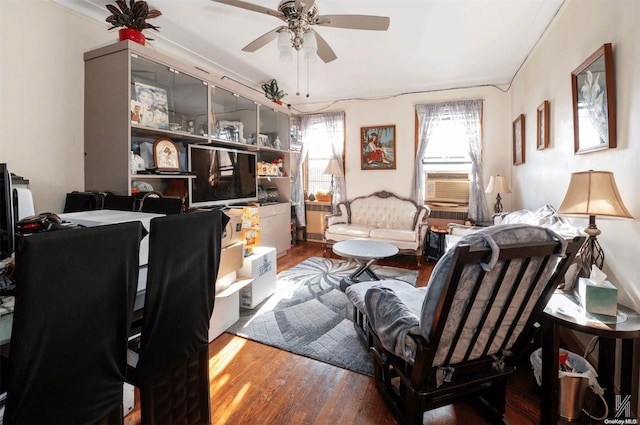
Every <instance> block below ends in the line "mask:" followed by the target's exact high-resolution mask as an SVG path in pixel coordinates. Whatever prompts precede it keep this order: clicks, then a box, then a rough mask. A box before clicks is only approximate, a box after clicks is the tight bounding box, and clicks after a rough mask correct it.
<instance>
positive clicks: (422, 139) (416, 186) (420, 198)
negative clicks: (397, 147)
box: [411, 103, 446, 205]
mask: <svg viewBox="0 0 640 425" xmlns="http://www.w3.org/2000/svg"><path fill="white" fill-rule="evenodd" d="M445 110H446V104H444V103H430V104H428V105H416V113H417V114H418V126H419V131H420V134H419V135H418V151H417V152H416V160H415V164H414V166H413V184H412V187H411V194H412V195H413V200H414V201H415V203H416V204H418V205H422V204H424V198H425V197H424V180H425V179H424V164H423V163H422V158H424V153H425V152H426V151H427V145H428V144H429V137H431V133H432V132H433V129H434V128H436V126H437V125H438V123H439V122H440V120H441V119H442V115H443V113H444V111H445Z"/></svg>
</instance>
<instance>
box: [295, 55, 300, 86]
mask: <svg viewBox="0 0 640 425" xmlns="http://www.w3.org/2000/svg"><path fill="white" fill-rule="evenodd" d="M296 53H297V55H296V75H297V77H298V78H297V82H296V87H297V90H296V96H300V51H299V50H298V51H297V52H296Z"/></svg>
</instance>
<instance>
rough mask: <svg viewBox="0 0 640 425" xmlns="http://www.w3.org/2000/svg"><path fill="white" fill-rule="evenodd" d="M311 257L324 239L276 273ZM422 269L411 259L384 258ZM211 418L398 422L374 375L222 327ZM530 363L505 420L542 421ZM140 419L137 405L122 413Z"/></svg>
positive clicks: (455, 419)
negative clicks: (227, 331) (280, 347)
mask: <svg viewBox="0 0 640 425" xmlns="http://www.w3.org/2000/svg"><path fill="white" fill-rule="evenodd" d="M310 256H322V246H321V244H319V243H312V242H309V243H300V244H298V245H297V246H295V247H294V248H293V249H292V250H291V251H290V253H289V254H288V255H286V256H284V257H280V258H279V259H278V272H280V271H282V270H286V269H288V268H290V267H292V266H294V265H295V264H298V263H299V262H301V261H302V260H304V259H305V258H307V257H310ZM381 264H384V265H394V266H400V267H406V268H412V269H417V267H416V262H415V258H414V257H398V258H394V259H391V260H390V261H387V262H383V263H381ZM432 269H433V263H426V264H424V265H423V267H422V268H420V273H419V275H418V283H417V284H418V285H419V286H423V285H426V284H427V281H428V279H429V275H430V274H431V271H432ZM209 353H210V359H211V360H210V363H209V374H210V378H211V421H212V424H214V425H215V424H234V425H235V424H275V425H279V424H287V425H289V424H307V425H311V424H318V425H319V424H340V425H343V424H353V425H356V424H357V425H368V424H372V425H373V424H376V425H386V424H389V425H392V424H396V422H395V420H394V419H393V416H392V415H391V413H390V412H389V411H388V409H387V407H386V406H385V404H384V401H383V400H382V398H381V397H380V395H379V394H378V392H377V390H376V388H375V384H374V381H373V378H370V377H367V376H364V375H360V374H358V373H355V372H350V371H348V370H344V369H341V368H338V367H335V366H331V365H328V364H326V363H322V362H319V361H315V360H311V359H308V358H306V357H302V356H299V355H296V354H291V353H288V352H286V351H282V350H279V349H277V348H273V347H270V346H267V345H263V344H259V343H256V342H253V341H249V340H246V339H243V338H240V337H236V336H233V335H231V334H227V333H223V334H222V335H220V336H219V337H218V338H216V339H215V340H214V341H212V342H211V343H210V344H209ZM532 389H533V386H532V372H531V366H530V365H529V363H528V359H527V361H526V363H524V364H523V365H522V367H520V368H519V371H518V372H517V373H516V375H515V376H513V377H512V378H510V381H509V386H508V392H507V411H506V415H505V416H506V418H507V420H508V421H509V422H510V423H512V424H519V425H520V424H522V425H528V424H537V423H538V420H539V412H540V409H539V398H538V396H537V395H535V394H534V393H533V391H532ZM426 418H427V419H428V421H425V423H431V424H442V425H449V424H451V425H454V424H456V425H457V424H487V423H489V422H487V421H486V420H485V419H484V418H482V417H481V416H480V415H479V413H478V412H477V411H476V410H475V409H473V408H472V407H470V406H468V405H466V404H463V403H459V404H455V405H451V406H445V407H442V408H439V409H436V410H433V411H431V412H429V413H428V414H427V416H426ZM125 423H126V424H128V425H138V424H139V423H140V412H139V409H138V407H136V409H134V411H133V412H132V413H130V414H129V415H127V416H126V417H125Z"/></svg>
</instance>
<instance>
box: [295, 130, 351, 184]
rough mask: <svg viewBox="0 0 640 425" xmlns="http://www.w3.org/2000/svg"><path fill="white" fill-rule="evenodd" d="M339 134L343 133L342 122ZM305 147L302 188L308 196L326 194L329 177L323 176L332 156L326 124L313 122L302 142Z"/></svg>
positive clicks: (329, 181) (329, 182) (327, 175)
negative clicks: (319, 193)
mask: <svg viewBox="0 0 640 425" xmlns="http://www.w3.org/2000/svg"><path fill="white" fill-rule="evenodd" d="M338 132H339V133H344V122H341V123H340V125H339V128H338ZM304 143H305V146H306V147H307V149H308V151H307V158H306V161H305V164H304V165H303V174H304V177H303V178H304V180H303V181H304V188H305V190H306V191H307V193H308V194H312V193H314V194H315V193H316V192H318V191H323V192H328V191H329V189H330V187H331V176H330V175H329V174H324V170H326V169H327V165H328V164H329V160H330V159H331V156H332V149H331V146H330V144H329V143H330V142H329V137H328V136H327V128H326V124H325V123H324V121H323V120H321V119H318V120H314V121H313V122H312V123H311V126H310V127H309V130H308V132H307V134H306V136H305V140H304Z"/></svg>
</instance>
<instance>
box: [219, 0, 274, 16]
mask: <svg viewBox="0 0 640 425" xmlns="http://www.w3.org/2000/svg"><path fill="white" fill-rule="evenodd" d="M211 1H214V2H216V3H222V4H227V5H229V6H235V7H239V8H241V9H246V10H251V11H252V12H258V13H266V14H267V15H271V16H274V17H276V18H278V19H282V20H284V15H283V14H282V13H280V12H278V11H277V10H273V9H269V8H268V7H264V6H259V5H257V4H253V3H247V2H246V1H241V0H211Z"/></svg>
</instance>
